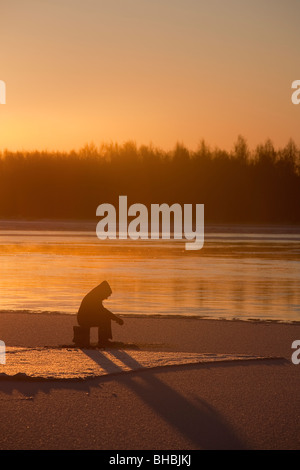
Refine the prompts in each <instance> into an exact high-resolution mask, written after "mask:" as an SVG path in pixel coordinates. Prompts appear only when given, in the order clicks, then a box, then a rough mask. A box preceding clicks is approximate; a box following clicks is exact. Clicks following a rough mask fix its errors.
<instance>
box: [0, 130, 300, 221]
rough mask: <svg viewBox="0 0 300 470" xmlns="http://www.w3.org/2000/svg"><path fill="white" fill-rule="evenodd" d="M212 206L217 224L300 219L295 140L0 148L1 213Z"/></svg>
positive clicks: (208, 209)
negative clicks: (123, 204)
mask: <svg viewBox="0 0 300 470" xmlns="http://www.w3.org/2000/svg"><path fill="white" fill-rule="evenodd" d="M119 195H127V196H128V203H129V204H133V203H136V202H139V203H143V204H145V205H146V206H147V207H150V205H151V204H154V203H159V204H162V203H167V204H173V203H180V204H196V203H197V204H205V220H206V221H209V222H216V223H288V224H296V223H299V222H300V211H299V206H300V151H299V149H298V148H297V146H296V145H295V143H294V142H293V141H292V140H290V141H289V142H288V143H287V145H286V146H285V147H283V148H279V149H275V148H274V145H273V143H272V142H271V141H270V140H267V141H266V142H265V143H264V144H261V145H258V146H257V147H256V148H255V149H254V150H250V149H249V147H248V145H247V142H246V140H245V138H243V137H242V136H239V137H238V139H237V142H236V143H235V144H234V146H233V149H232V151H225V150H221V149H219V148H215V149H211V148H210V147H209V146H208V145H207V144H206V143H205V142H204V141H202V142H201V143H200V145H199V147H198V148H197V150H195V151H191V150H189V149H188V148H186V147H185V146H184V145H183V144H181V143H177V144H176V146H175V147H174V149H173V150H172V151H164V150H161V149H159V148H156V147H153V146H151V145H149V146H145V145H142V146H140V147H138V146H137V145H136V144H135V143H134V142H131V141H130V142H126V143H124V144H122V145H119V144H117V143H111V144H101V145H100V146H99V147H96V146H95V145H94V144H90V145H86V146H85V147H83V148H82V149H80V150H79V151H70V152H48V151H32V152H25V151H22V152H10V151H8V150H5V151H3V152H2V153H1V154H0V217H1V218H2V219H4V218H9V219H10V218H25V219H41V218H42V219H89V220H91V219H94V218H95V214H96V208H97V206H98V205H99V204H102V203H104V202H107V203H111V204H114V205H115V206H117V205H118V198H119Z"/></svg>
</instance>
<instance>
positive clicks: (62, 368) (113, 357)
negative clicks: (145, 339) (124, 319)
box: [0, 347, 264, 380]
mask: <svg viewBox="0 0 300 470" xmlns="http://www.w3.org/2000/svg"><path fill="white" fill-rule="evenodd" d="M259 359H264V358H262V357H259V356H247V355H230V354H199V353H184V352H158V351H145V350H143V351H141V350H138V351H132V350H127V351H125V350H119V349H107V350H100V349H79V348H66V347H62V348H19V347H7V349H6V365H0V380H1V379H12V378H14V379H19V380H26V379H41V380H85V379H88V378H93V377H101V376H105V375H110V374H119V373H124V372H128V371H136V370H141V369H151V368H156V367H166V366H174V365H184V364H197V363H199V364H201V363H202V364H205V363H211V362H220V361H226V362H228V361H245V360H259Z"/></svg>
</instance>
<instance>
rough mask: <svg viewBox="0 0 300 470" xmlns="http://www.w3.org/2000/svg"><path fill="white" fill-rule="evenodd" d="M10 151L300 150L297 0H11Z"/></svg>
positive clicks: (0, 110) (4, 60)
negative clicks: (264, 145)
mask: <svg viewBox="0 0 300 470" xmlns="http://www.w3.org/2000/svg"><path fill="white" fill-rule="evenodd" d="M0 15H1V29H0V50H1V67H0V79H1V80H4V81H5V82H6V87H7V97H6V102H7V104H5V105H1V106H0V150H3V149H4V148H8V149H11V150H16V149H35V148H38V149H48V150H53V149H61V150H62V149H65V150H69V149H72V148H75V149H77V148H79V147H81V146H83V145H84V144H85V143H88V142H94V143H95V144H96V145H98V144H99V143H100V142H103V141H105V142H107V141H118V142H120V143H122V142H124V141H126V140H135V141H136V142H137V143H138V144H142V143H145V144H148V143H150V142H152V143H153V144H154V145H155V146H159V147H162V148H165V149H168V148H171V147H173V146H174V144H175V142H176V141H181V142H184V143H185V144H186V145H187V146H188V147H190V148H196V146H197V144H198V143H199V141H200V140H201V139H202V138H204V139H205V140H206V141H207V142H208V143H209V144H210V145H212V146H214V145H217V146H220V147H222V148H226V149H229V148H231V147H232V144H233V142H234V141H235V140H236V137H237V135H238V134H242V135H244V136H245V137H246V138H247V139H248V142H249V144H250V146H255V145H256V144H258V143H261V142H262V141H264V140H265V139H266V138H268V137H269V138H271V139H272V140H273V141H274V143H275V145H279V146H281V145H284V144H285V143H286V142H287V140H288V139H289V138H290V137H292V138H293V139H294V140H295V141H296V143H297V144H298V145H300V133H299V123H300V105H299V106H295V105H293V104H292V103H291V94H292V90H291V83H292V82H293V81H294V80H296V79H300V71H299V60H298V57H299V51H298V47H299V46H298V44H299V39H300V33H299V25H298V20H299V17H300V2H299V1H298V0H285V1H284V2H283V1H282V0H251V1H250V0H249V1H246V0H226V2H225V1H224V0H206V1H204V0H203V1H202V0H184V1H183V0H43V1H40V0H26V2H25V1H24V0H9V1H5V0H0Z"/></svg>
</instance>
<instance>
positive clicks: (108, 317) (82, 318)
mask: <svg viewBox="0 0 300 470" xmlns="http://www.w3.org/2000/svg"><path fill="white" fill-rule="evenodd" d="M111 294H112V290H111V288H110V285H109V284H108V282H107V281H103V282H101V284H99V286H97V287H95V288H94V289H92V290H91V291H90V292H89V293H88V294H87V295H86V296H85V297H84V298H83V299H82V302H81V304H80V307H79V310H78V313H77V321H78V324H79V325H80V326H82V327H85V328H91V327H93V326H97V327H98V346H99V347H105V346H108V345H109V344H110V342H109V339H112V332H111V321H115V322H117V323H118V324H119V325H123V323H124V322H123V320H122V319H121V318H119V317H117V316H116V315H114V314H113V313H112V312H110V311H109V310H107V308H105V307H104V306H103V305H102V301H103V300H105V299H107V298H108V297H109V296H110V295H111Z"/></svg>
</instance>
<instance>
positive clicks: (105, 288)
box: [100, 281, 112, 299]
mask: <svg viewBox="0 0 300 470" xmlns="http://www.w3.org/2000/svg"><path fill="white" fill-rule="evenodd" d="M100 288H101V294H102V298H103V299H107V298H108V297H109V296H110V295H111V294H112V290H111V287H110V285H109V284H108V282H107V281H103V282H101V284H100Z"/></svg>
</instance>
